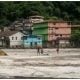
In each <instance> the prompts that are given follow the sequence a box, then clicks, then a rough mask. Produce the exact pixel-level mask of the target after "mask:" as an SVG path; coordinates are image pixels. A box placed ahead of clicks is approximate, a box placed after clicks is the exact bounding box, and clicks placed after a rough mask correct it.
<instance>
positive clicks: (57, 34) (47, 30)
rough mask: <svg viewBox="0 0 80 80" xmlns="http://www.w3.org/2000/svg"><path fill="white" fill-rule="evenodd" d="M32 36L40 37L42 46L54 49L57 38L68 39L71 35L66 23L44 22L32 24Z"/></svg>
mask: <svg viewBox="0 0 80 80" xmlns="http://www.w3.org/2000/svg"><path fill="white" fill-rule="evenodd" d="M33 27H34V30H33V34H35V35H41V36H42V40H43V44H44V45H45V46H47V47H54V46H55V43H56V39H57V38H60V39H61V38H63V39H64V38H65V39H67V38H69V37H70V35H71V23H70V22H67V21H50V20H49V21H45V22H42V23H38V24H34V25H33Z"/></svg>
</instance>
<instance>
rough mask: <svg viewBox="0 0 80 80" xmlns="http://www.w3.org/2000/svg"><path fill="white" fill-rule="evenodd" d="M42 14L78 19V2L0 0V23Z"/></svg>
mask: <svg viewBox="0 0 80 80" xmlns="http://www.w3.org/2000/svg"><path fill="white" fill-rule="evenodd" d="M30 15H42V16H44V17H45V18H46V19H47V18H55V19H64V20H71V21H79V20H80V2H77V1H75V2H74V1H72V2H71V1H69V2H68V1H67V2H66V1H61V2H59V1H56V2H55V1H53V2H52V1H42V2H41V1H37V2H36V1H33V2H32V1H26V2H24V1H23V2H20V1H14V2H12V1H11V2H8V1H7V2H0V25H1V26H2V25H8V24H9V23H11V22H13V21H14V20H16V19H18V18H26V17H27V16H30Z"/></svg>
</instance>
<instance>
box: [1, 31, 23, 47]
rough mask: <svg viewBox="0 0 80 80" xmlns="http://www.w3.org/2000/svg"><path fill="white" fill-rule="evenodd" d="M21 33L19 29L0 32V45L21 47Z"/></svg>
mask: <svg viewBox="0 0 80 80" xmlns="http://www.w3.org/2000/svg"><path fill="white" fill-rule="evenodd" d="M23 36H24V34H23V33H21V32H19V31H3V32H0V46H1V47H11V48H12V47H21V46H23V39H22V37H23Z"/></svg>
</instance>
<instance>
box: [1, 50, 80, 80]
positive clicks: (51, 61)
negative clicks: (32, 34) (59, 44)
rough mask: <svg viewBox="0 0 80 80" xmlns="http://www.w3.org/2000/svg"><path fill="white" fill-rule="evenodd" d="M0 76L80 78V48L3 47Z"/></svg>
mask: <svg viewBox="0 0 80 80" xmlns="http://www.w3.org/2000/svg"><path fill="white" fill-rule="evenodd" d="M2 50H3V51H4V52H6V53H7V54H8V56H0V78H1V79H3V78H11V79H13V78H18V79H19V78H22V79H25V78H26V79H27V78H31V79H32V78H80V49H60V52H59V54H57V53H56V50H55V49H44V54H41V55H37V51H36V50H35V49H2Z"/></svg>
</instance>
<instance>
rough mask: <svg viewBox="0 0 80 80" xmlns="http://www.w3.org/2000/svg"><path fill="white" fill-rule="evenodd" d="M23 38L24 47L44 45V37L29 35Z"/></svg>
mask: <svg viewBox="0 0 80 80" xmlns="http://www.w3.org/2000/svg"><path fill="white" fill-rule="evenodd" d="M23 40H24V41H23V45H24V48H36V47H37V46H40V47H42V38H41V37H40V36H35V35H27V36H24V37H23Z"/></svg>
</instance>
